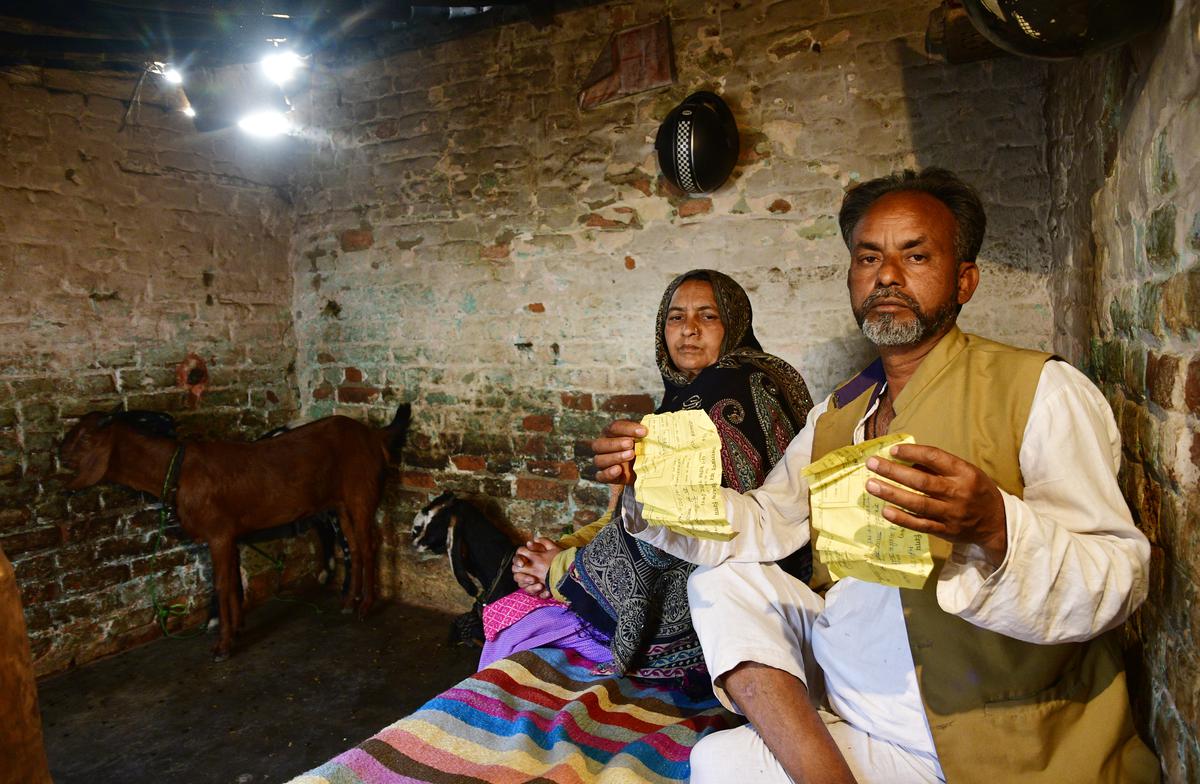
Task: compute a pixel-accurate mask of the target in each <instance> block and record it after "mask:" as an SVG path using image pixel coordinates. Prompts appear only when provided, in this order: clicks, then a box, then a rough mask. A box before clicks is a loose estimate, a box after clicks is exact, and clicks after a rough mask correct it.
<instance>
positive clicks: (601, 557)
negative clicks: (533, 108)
mask: <svg viewBox="0 0 1200 784" xmlns="http://www.w3.org/2000/svg"><path fill="white" fill-rule="evenodd" d="M694 279H699V280H706V281H708V282H709V283H711V284H712V287H713V294H714V298H715V299H716V304H717V310H718V312H719V314H720V316H721V323H722V324H723V325H724V327H725V338H724V340H723V341H722V343H721V350H720V357H719V358H718V359H717V361H716V363H714V364H713V365H710V366H709V367H707V368H705V369H704V370H702V371H701V372H700V373H699V374H698V375H697V376H696V377H695V378H694V379H691V380H690V381H689V380H688V378H687V376H686V375H684V374H683V373H682V372H680V371H679V369H678V368H676V367H675V365H674V364H673V363H672V362H671V357H670V354H669V353H668V351H667V346H666V343H665V327H666V319H667V308H668V307H669V306H670V303H671V297H672V296H673V295H674V294H675V290H676V289H677V288H679V286H680V284H682V283H683V282H684V281H686V280H694ZM654 344H655V352H656V354H657V356H658V367H659V370H660V371H661V372H662V377H663V383H664V385H665V387H666V390H665V393H664V395H663V402H662V405H660V406H659V407H658V411H657V413H664V412H669V411H683V410H689V409H700V410H703V411H707V412H708V415H709V417H710V418H711V419H712V421H713V422H714V423H715V424H716V427H717V432H718V433H719V434H720V436H721V463H722V469H723V470H722V484H723V485H725V486H726V487H731V488H733V489H735V490H737V491H738V492H745V491H747V490H751V489H753V488H755V487H758V486H759V485H760V484H762V482H763V480H764V479H765V478H766V475H767V473H768V472H769V471H770V470H771V468H772V467H773V466H774V465H775V463H777V462H778V461H779V460H780V459H781V458H782V457H783V451H784V449H786V448H787V445H788V443H789V442H790V441H791V440H792V438H793V437H795V435H796V433H797V432H799V431H800V429H801V428H802V427H803V426H804V421H805V418H806V417H807V416H808V410H809V409H810V408H812V399H811V398H810V397H809V395H808V388H807V387H806V386H805V384H804V379H803V378H801V377H800V374H799V373H798V372H796V369H795V368H793V367H792V366H791V365H789V364H788V363H786V362H784V361H783V360H782V359H779V358H778V357H775V356H772V355H770V354H767V353H764V352H763V350H762V347H761V346H760V345H759V343H758V339H757V338H755V336H754V328H753V324H752V312H751V308H750V299H749V297H747V296H746V292H745V291H744V290H743V289H742V287H741V286H739V285H738V284H737V283H736V282H735V281H734V280H733V279H732V278H730V277H729V276H728V275H724V274H722V273H720V272H716V271H714V270H692V271H691V272H687V273H685V274H683V275H680V276H679V277H678V278H676V279H675V280H674V281H672V282H671V285H670V286H668V287H667V290H666V292H664V293H663V298H662V303H661V304H660V305H659V308H658V320H657V325H656V329H655V340H654ZM798 561H799V564H798V566H794V567H793V568H792V569H791V570H790V571H792V573H793V574H796V575H797V576H799V577H801V579H807V577H808V574H807V573H806V572H809V571H811V556H810V554H809V552H808V548H805V549H804V550H802V551H801V552H800V553H799V554H798ZM693 569H695V566H694V565H693V564H689V563H687V562H685V561H681V560H679V559H678V558H675V557H674V556H671V555H668V554H666V553H664V552H662V551H660V550H658V549H656V548H654V547H651V546H650V545H648V544H646V543H644V542H641V541H639V540H637V539H635V538H633V537H632V536H630V535H629V533H628V532H626V531H625V528H624V526H622V525H621V522H620V519H619V518H617V519H615V520H613V521H611V522H610V523H609V524H608V525H606V526H604V528H603V529H601V531H600V532H599V533H598V534H597V535H596V537H595V538H594V539H593V540H592V541H591V542H590V543H589V544H587V545H586V546H584V547H580V548H579V549H578V550H577V552H576V555H575V561H574V563H573V564H572V566H571V568H570V569H569V570H568V573H567V576H566V577H565V578H564V579H563V581H562V583H561V584H560V585H559V589H560V591H561V592H562V593H563V594H564V595H565V596H566V597H567V598H568V599H569V600H570V602H571V609H572V610H574V611H575V612H576V613H577V614H579V615H580V616H581V617H582V618H583V619H584V620H586V621H587V622H588V623H590V624H591V625H592V626H593V627H595V628H596V629H597V630H599V631H600V632H601V633H602V634H604V635H606V636H609V637H611V647H612V654H613V661H612V663H611V664H610V665H606V666H605V667H604V670H605V671H608V672H612V673H614V674H629V675H634V676H639V677H645V678H672V679H684V680H685V681H687V682H694V683H696V684H697V685H700V683H704V684H706V683H707V679H706V678H702V677H700V675H701V674H702V672H703V668H704V660H703V656H702V654H701V652H700V644H699V641H698V640H697V639H696V633H695V631H694V630H693V628H692V620H691V613H690V612H689V610H688V603H687V578H688V575H690V574H691V573H692V570H693Z"/></svg>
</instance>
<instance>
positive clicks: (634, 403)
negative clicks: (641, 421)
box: [600, 395, 654, 414]
mask: <svg viewBox="0 0 1200 784" xmlns="http://www.w3.org/2000/svg"><path fill="white" fill-rule="evenodd" d="M600 410H601V411H608V412H610V413H613V414H649V413H651V412H653V411H654V399H653V398H651V397H650V396H649V395H612V396H610V397H607V398H605V399H604V402H603V403H601V404H600Z"/></svg>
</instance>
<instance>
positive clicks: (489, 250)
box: [479, 242, 512, 261]
mask: <svg viewBox="0 0 1200 784" xmlns="http://www.w3.org/2000/svg"><path fill="white" fill-rule="evenodd" d="M511 253H512V246H511V245H509V244H508V243H507V242H506V243H504V244H502V245H484V246H483V247H482V248H480V250H479V256H480V258H483V259H488V260H490V261H502V260H504V259H507V258H508V257H509V255H510V254H511Z"/></svg>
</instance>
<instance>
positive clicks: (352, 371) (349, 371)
mask: <svg viewBox="0 0 1200 784" xmlns="http://www.w3.org/2000/svg"><path fill="white" fill-rule="evenodd" d="M343 374H344V375H343V377H344V378H345V380H346V383H347V384H361V383H362V380H363V372H362V371H361V370H359V369H358V368H356V367H348V368H346V369H345V370H344V371H343Z"/></svg>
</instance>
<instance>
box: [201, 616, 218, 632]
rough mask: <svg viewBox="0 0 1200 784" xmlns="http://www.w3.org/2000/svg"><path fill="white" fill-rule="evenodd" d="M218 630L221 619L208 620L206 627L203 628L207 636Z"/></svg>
mask: <svg viewBox="0 0 1200 784" xmlns="http://www.w3.org/2000/svg"><path fill="white" fill-rule="evenodd" d="M220 628H221V619H220V618H209V620H208V625H207V626H206V627H205V629H204V630H205V631H206V632H208V633H209V634H212V633H213V632H215V631H216V630H217V629H220Z"/></svg>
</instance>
